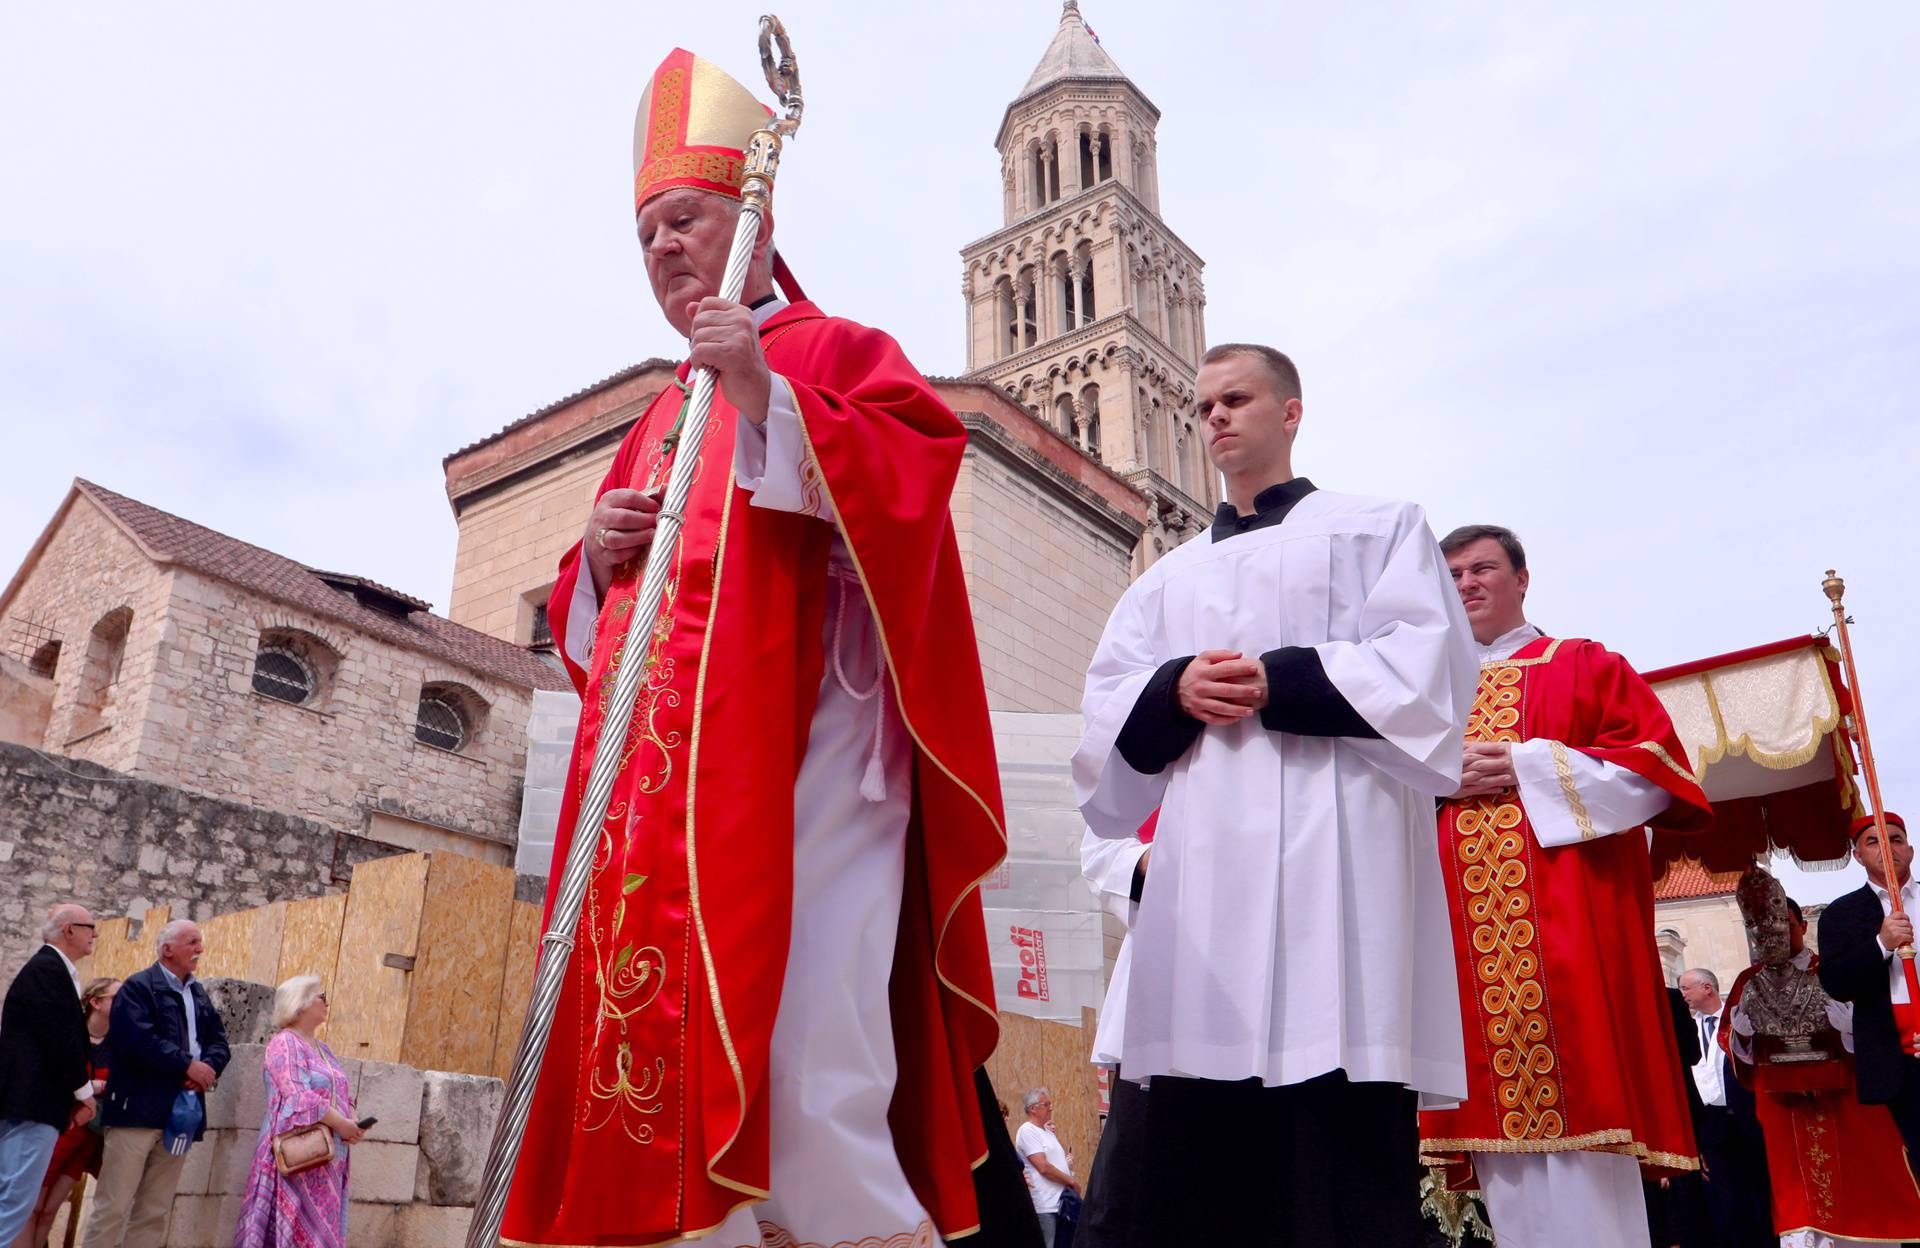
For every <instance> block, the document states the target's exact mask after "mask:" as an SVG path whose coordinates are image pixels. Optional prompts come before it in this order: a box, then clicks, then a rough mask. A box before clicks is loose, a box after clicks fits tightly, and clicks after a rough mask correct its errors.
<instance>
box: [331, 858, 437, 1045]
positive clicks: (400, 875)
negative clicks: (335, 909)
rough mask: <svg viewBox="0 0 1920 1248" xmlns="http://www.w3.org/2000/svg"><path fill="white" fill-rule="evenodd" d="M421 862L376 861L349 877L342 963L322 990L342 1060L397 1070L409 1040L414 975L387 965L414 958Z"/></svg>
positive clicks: (423, 886) (423, 881) (423, 887)
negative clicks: (386, 1065)
mask: <svg viewBox="0 0 1920 1248" xmlns="http://www.w3.org/2000/svg"><path fill="white" fill-rule="evenodd" d="M428 863H429V859H428V857H427V855H425V854H401V855H398V856H396V857H393V858H376V859H373V860H372V861H370V862H363V863H361V864H360V865H359V866H357V867H355V868H354V869H353V883H352V885H351V886H350V887H349V888H348V889H347V917H346V922H345V924H344V925H343V926H342V928H341V933H340V960H339V963H338V965H337V966H336V967H335V968H334V978H333V981H332V983H331V984H330V985H329V987H328V990H327V996H328V1000H329V1002H330V1003H331V1005H332V1006H333V1013H332V1017H331V1019H330V1020H329V1022H328V1025H327V1027H328V1040H327V1043H328V1044H329V1045H330V1046H331V1047H332V1049H333V1051H334V1052H335V1053H337V1054H339V1055H340V1056H341V1057H343V1058H350V1059H363V1060H366V1061H375V1062H397V1061H399V1060H400V1050H401V1046H402V1043H403V1041H404V1039H405V1037H406V1028H407V1009H408V1006H409V1003H410V1002H411V1000H412V996H413V990H412V984H411V982H410V981H411V979H412V972H411V971H410V970H407V969H404V968H402V967H396V966H392V965H389V964H388V963H389V959H400V960H405V959H413V958H415V957H417V956H418V954H419V952H420V949H419V935H420V913H421V908H422V906H423V904H424V902H425V900H426V891H427V867H428Z"/></svg>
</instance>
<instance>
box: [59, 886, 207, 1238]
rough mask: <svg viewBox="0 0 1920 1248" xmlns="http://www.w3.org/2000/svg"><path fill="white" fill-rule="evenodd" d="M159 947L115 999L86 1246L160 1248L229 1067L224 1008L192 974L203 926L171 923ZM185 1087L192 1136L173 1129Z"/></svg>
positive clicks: (190, 923)
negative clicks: (101, 1145) (193, 1106)
mask: <svg viewBox="0 0 1920 1248" xmlns="http://www.w3.org/2000/svg"><path fill="white" fill-rule="evenodd" d="M158 943H159V947H160V960H159V961H158V962H156V963H154V964H153V965H152V966H150V967H148V968H147V969H146V970H144V971H139V972H137V973H135V974H133V975H130V976H128V977H127V981H126V983H124V984H122V985H121V986H120V992H119V994H118V995H117V996H115V997H114V999H113V1019H112V1022H111V1023H110V1024H109V1026H108V1031H107V1043H108V1045H109V1047H110V1050H111V1055H110V1061H109V1069H108V1073H107V1091H106V1095H105V1097H104V1098H103V1099H104V1101H105V1104H104V1105H103V1106H102V1110H101V1113H102V1117H101V1123H102V1124H103V1125H104V1126H105V1128H106V1135H107V1146H106V1152H105V1155H104V1156H103V1157H102V1159H101V1163H100V1181H99V1185H98V1186H97V1187H96V1188H95V1189H94V1197H93V1213H92V1214H91V1215H90V1216H89V1217H88V1218H87V1227H86V1236H85V1238H84V1240H83V1241H82V1244H83V1248H160V1243H161V1240H162V1238H163V1237H164V1236H165V1234H166V1230H167V1213H168V1211H169V1210H170V1209H171V1208H172V1205H173V1194H174V1190H175V1189H176V1188H178V1187H179V1185H180V1168H181V1167H182V1166H183V1165H184V1164H185V1163H186V1159H187V1146H188V1145H189V1144H191V1143H192V1142H193V1141H194V1140H197V1139H199V1138H200V1136H201V1133H202V1130H203V1129H204V1127H205V1125H206V1093H207V1091H208V1090H209V1089H211V1088H212V1087H213V1084H214V1080H216V1079H218V1078H219V1077H220V1072H221V1071H222V1070H224V1069H225V1068H226V1065H227V1056H228V1054H227V1032H226V1028H225V1027H224V1026H223V1025H222V1024H221V1022H220V1012H219V1011H218V1010H216V1009H214V1008H213V1001H212V999H211V998H209V997H208V996H207V990H206V989H205V988H203V987H201V986H200V981H199V980H197V979H195V978H194V977H193V972H194V968H195V967H197V966H198V965H199V964H200V953H201V949H202V948H203V942H202V941H201V938H200V929H199V927H197V926H195V925H194V924H193V923H192V922H190V921H188V920H186V919H176V920H175V921H173V922H172V923H169V924H167V925H166V926H165V927H163V928H161V929H160V938H159V942H158ZM183 1091H184V1092H187V1093H189V1094H190V1096H191V1098H192V1100H193V1101H194V1102H196V1103H197V1105H198V1108H199V1121H198V1123H197V1124H195V1125H194V1126H193V1128H192V1130H191V1132H189V1133H179V1132H177V1131H174V1130H170V1129H169V1122H170V1120H171V1119H172V1118H173V1113H174V1103H175V1101H177V1100H178V1099H179V1098H180V1094H181V1093H182V1092H183ZM170 1136H171V1137H173V1138H169V1137H170Z"/></svg>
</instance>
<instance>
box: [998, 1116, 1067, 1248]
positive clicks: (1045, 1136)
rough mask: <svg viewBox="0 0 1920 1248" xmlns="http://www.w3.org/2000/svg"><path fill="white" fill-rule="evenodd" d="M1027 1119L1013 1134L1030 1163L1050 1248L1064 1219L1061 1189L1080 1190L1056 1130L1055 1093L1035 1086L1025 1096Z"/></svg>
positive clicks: (1036, 1201)
mask: <svg viewBox="0 0 1920 1248" xmlns="http://www.w3.org/2000/svg"><path fill="white" fill-rule="evenodd" d="M1020 1107H1021V1108H1022V1109H1024V1110H1026V1111H1027V1120H1026V1121H1025V1122H1023V1123H1021V1124H1020V1129H1019V1130H1018V1131H1016V1132H1014V1134H1013V1146H1014V1149H1015V1150H1016V1151H1018V1152H1019V1154H1020V1156H1021V1159H1022V1160H1024V1161H1025V1162H1026V1166H1027V1186H1028V1187H1030V1188H1032V1189H1033V1211H1034V1212H1035V1213H1036V1214H1038V1215H1039V1217H1040V1234H1041V1237H1042V1238H1043V1239H1044V1240H1045V1241H1046V1245H1047V1248H1053V1235H1054V1228H1055V1227H1056V1226H1057V1225H1058V1224H1059V1220H1060V1193H1062V1192H1064V1191H1066V1190H1067V1189H1068V1188H1072V1189H1073V1191H1074V1194H1075V1195H1078V1194H1079V1192H1080V1183H1079V1180H1077V1179H1075V1178H1074V1177H1073V1171H1072V1170H1071V1169H1070V1166H1071V1163H1070V1162H1069V1161H1068V1160H1067V1150H1066V1149H1065V1148H1062V1147H1061V1145H1060V1137H1059V1136H1057V1135H1055V1134H1054V1133H1053V1096H1052V1094H1051V1093H1049V1092H1048V1091H1047V1090H1046V1089H1045V1088H1035V1089H1033V1090H1032V1091H1031V1092H1028V1093H1027V1095H1026V1096H1025V1097H1024V1098H1023V1099H1022V1100H1021V1102H1020Z"/></svg>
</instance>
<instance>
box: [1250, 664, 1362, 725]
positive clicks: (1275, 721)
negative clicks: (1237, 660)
mask: <svg viewBox="0 0 1920 1248" xmlns="http://www.w3.org/2000/svg"><path fill="white" fill-rule="evenodd" d="M1260 661H1261V662H1262V663H1264V664H1266V667H1267V705H1266V707H1265V709H1263V710H1262V711H1261V712H1260V722H1261V723H1262V724H1265V725H1266V727H1267V731H1269V732H1291V733H1293V734H1295V735H1296V736H1302V737H1364V738H1366V739H1367V740H1370V741H1377V740H1379V739H1380V734H1379V733H1377V732H1375V731H1374V730H1373V725H1372V724H1369V723H1368V722H1367V721H1366V720H1365V719H1363V718H1361V715H1360V712H1358V711H1356V710H1354V709H1353V704H1352V703H1351V702H1349V701H1347V698H1346V695H1345V694H1343V693H1341V692H1340V691H1339V690H1338V689H1336V688H1334V687H1333V682H1332V681H1331V680H1328V679H1327V669H1326V666H1325V665H1324V664H1322V663H1321V662H1320V652H1319V651H1318V650H1315V649H1314V648H1313V647H1312V646H1282V647H1280V649H1278V650H1269V651H1267V652H1266V653H1265V654H1263V655H1261V656H1260Z"/></svg>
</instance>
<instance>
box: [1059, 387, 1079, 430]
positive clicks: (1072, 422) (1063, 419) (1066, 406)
mask: <svg viewBox="0 0 1920 1248" xmlns="http://www.w3.org/2000/svg"><path fill="white" fill-rule="evenodd" d="M1077 424H1078V421H1077V419H1076V413H1075V412H1074V410H1073V396H1072V395H1071V394H1061V395H1056V396H1055V397H1054V400H1053V429H1054V432H1055V433H1058V434H1059V435H1060V436H1061V437H1063V438H1067V439H1072V438H1073V437H1074V429H1075V428H1076V426H1077Z"/></svg>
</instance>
